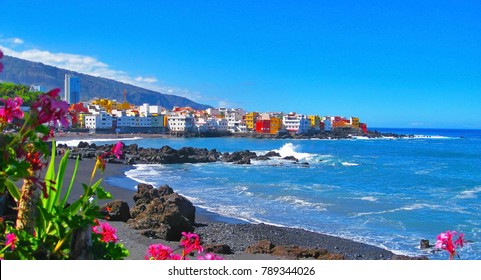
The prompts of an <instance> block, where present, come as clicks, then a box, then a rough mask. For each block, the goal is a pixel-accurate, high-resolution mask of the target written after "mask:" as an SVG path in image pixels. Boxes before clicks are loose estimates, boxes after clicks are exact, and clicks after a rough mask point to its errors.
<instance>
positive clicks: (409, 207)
mask: <svg viewBox="0 0 481 280" xmlns="http://www.w3.org/2000/svg"><path fill="white" fill-rule="evenodd" d="M424 208H428V209H432V210H437V209H440V208H442V206H440V205H432V204H425V203H415V204H411V205H406V206H403V207H399V208H395V209H390V210H384V211H378V212H364V213H357V214H354V216H355V217H361V216H366V215H379V214H386V213H394V212H399V211H413V210H418V209H424Z"/></svg>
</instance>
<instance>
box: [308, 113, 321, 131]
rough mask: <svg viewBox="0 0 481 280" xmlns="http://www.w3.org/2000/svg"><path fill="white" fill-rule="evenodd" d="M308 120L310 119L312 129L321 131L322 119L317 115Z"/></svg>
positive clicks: (309, 117)
mask: <svg viewBox="0 0 481 280" xmlns="http://www.w3.org/2000/svg"><path fill="white" fill-rule="evenodd" d="M307 118H308V119H309V123H310V125H311V128H314V129H316V130H318V129H320V125H321V117H319V116H318V115H315V116H308V117H307Z"/></svg>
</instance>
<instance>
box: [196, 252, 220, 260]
mask: <svg viewBox="0 0 481 280" xmlns="http://www.w3.org/2000/svg"><path fill="white" fill-rule="evenodd" d="M197 259H198V260H207V261H215V260H223V258H222V257H220V256H217V255H216V254H211V253H206V254H204V255H203V256H198V257H197Z"/></svg>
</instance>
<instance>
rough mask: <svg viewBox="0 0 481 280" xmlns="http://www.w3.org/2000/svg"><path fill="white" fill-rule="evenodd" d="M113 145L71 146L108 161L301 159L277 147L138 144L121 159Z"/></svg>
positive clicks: (74, 155) (89, 156)
mask: <svg viewBox="0 0 481 280" xmlns="http://www.w3.org/2000/svg"><path fill="white" fill-rule="evenodd" d="M58 147H59V149H66V148H67V147H63V146H61V145H59V146H58ZM112 148H113V145H112V144H110V145H101V146H96V145H95V144H88V143H87V142H80V143H79V144H78V146H77V147H74V148H71V149H72V152H71V153H70V158H72V159H76V158H77V156H79V157H80V158H81V159H95V158H96V157H98V156H102V157H103V158H104V159H105V160H106V161H107V162H108V163H125V164H129V165H133V164H183V163H209V162H217V161H222V162H226V163H233V164H251V161H252V160H269V159H271V158H273V157H276V158H279V159H284V160H286V161H293V162H294V163H297V162H298V159H297V158H295V157H293V156H290V157H284V158H281V155H280V154H279V153H277V152H274V151H270V152H268V153H266V154H265V155H260V156H258V155H257V154H256V153H255V152H251V151H248V150H246V151H237V152H232V153H220V152H219V151H217V150H216V149H212V150H207V149H205V148H203V149H201V148H193V147H183V148H181V149H178V150H177V149H174V148H172V147H170V146H163V147H162V148H160V149H155V148H141V147H139V146H138V145H137V144H132V145H128V146H124V147H123V154H122V155H121V156H120V159H117V158H116V157H115V156H114V155H113V154H112V153H111V150H112Z"/></svg>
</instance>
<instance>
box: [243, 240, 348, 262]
mask: <svg viewBox="0 0 481 280" xmlns="http://www.w3.org/2000/svg"><path fill="white" fill-rule="evenodd" d="M245 252H246V253H248V254H271V255H273V256H278V257H282V258H286V259H317V260H343V259H344V256H343V255H342V254H331V253H329V252H328V251H327V250H326V249H318V248H303V247H299V246H287V245H285V246H275V245H274V244H272V242H270V241H268V240H261V241H259V242H257V243H255V244H253V245H251V246H249V247H247V249H246V250H245Z"/></svg>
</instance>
